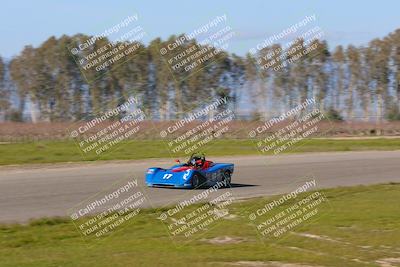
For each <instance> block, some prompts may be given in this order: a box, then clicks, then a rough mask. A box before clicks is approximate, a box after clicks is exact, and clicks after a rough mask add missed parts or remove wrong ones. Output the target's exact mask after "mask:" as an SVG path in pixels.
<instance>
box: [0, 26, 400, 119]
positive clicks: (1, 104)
mask: <svg viewBox="0 0 400 267" xmlns="http://www.w3.org/2000/svg"><path fill="white" fill-rule="evenodd" d="M89 38H90V36H85V35H82V34H79V35H75V36H66V35H64V36H62V37H60V38H59V39H57V38H55V37H50V38H49V39H48V40H47V41H45V42H44V43H43V44H42V45H41V46H40V47H37V48H34V47H32V46H26V47H25V48H24V49H23V51H22V52H21V53H20V54H19V55H18V56H16V57H14V58H13V59H12V60H11V61H8V62H5V61H4V60H3V59H1V57H0V97H1V98H0V99H1V100H0V113H1V114H3V119H6V120H19V121H22V120H31V121H33V122H36V121H75V120H84V119H90V118H91V117H92V116H93V115H94V114H98V113H101V112H104V111H107V110H109V109H111V108H113V107H115V106H116V105H118V104H121V103H122V102H124V100H126V99H128V97H129V96H131V95H134V96H136V97H137V98H138V99H139V100H140V103H141V108H142V109H144V110H145V112H147V113H148V114H150V115H151V116H152V117H153V118H156V119H160V120H169V119H176V118H180V117H181V116H182V115H183V114H184V112H185V111H186V110H190V109H191V108H193V107H194V106H195V105H196V103H199V102H201V101H202V100H204V99H206V98H209V97H221V96H227V97H229V99H231V102H232V107H231V108H233V109H234V110H235V111H236V112H237V113H238V114H242V115H247V116H248V117H251V118H253V119H268V118H271V117H273V116H277V115H279V114H281V113H282V112H284V111H285V110H288V109H290V108H293V107H295V106H296V105H297V104H299V103H301V102H303V101H304V100H305V99H306V98H310V97H315V99H316V100H317V103H318V108H320V109H321V110H322V111H323V112H325V113H326V114H328V115H329V116H331V117H332V118H336V119H346V120H359V119H360V120H366V121H381V120H383V119H389V120H399V119H400V112H399V108H400V29H398V30H396V31H395V32H393V33H391V34H389V35H388V36H387V37H385V38H382V39H374V40H372V41H371V42H370V43H369V44H368V45H367V46H360V47H356V46H353V45H349V46H347V47H342V46H337V47H335V48H333V49H329V48H328V45H327V43H326V42H325V41H321V40H314V41H313V42H311V43H310V44H308V45H305V44H304V41H303V40H296V42H294V43H293V44H292V46H293V47H291V48H293V49H294V48H295V47H297V48H298V47H299V46H300V47H301V49H300V51H302V50H304V49H307V48H308V47H316V49H313V50H312V51H311V52H310V53H307V54H305V55H303V56H301V57H300V58H298V59H296V60H293V61H292V63H291V64H285V65H282V63H283V61H286V62H288V61H289V60H290V58H291V57H293V55H292V54H284V56H282V54H279V53H278V54H275V57H276V64H275V65H274V66H278V65H279V66H281V67H280V68H279V70H274V66H272V67H270V68H267V69H265V68H262V66H261V65H260V64H258V63H257V62H259V61H260V59H262V58H265V56H266V55H268V53H271V51H281V49H280V45H279V44H275V45H272V46H270V47H266V48H264V49H262V50H261V51H259V52H258V53H257V54H255V55H251V54H247V55H245V56H244V57H240V56H237V55H235V54H230V53H228V52H226V51H222V52H220V53H219V54H218V59H217V60H215V61H213V62H212V63H210V64H206V66H205V67H204V68H201V69H199V70H197V71H196V72H195V73H193V74H191V75H190V76H189V77H187V78H185V75H187V73H185V72H180V73H176V72H174V74H175V77H174V76H173V74H172V73H171V71H170V69H169V66H168V65H167V63H166V62H165V60H164V59H163V58H162V56H161V54H160V52H159V49H160V47H164V46H165V45H166V44H167V43H170V42H172V41H173V40H175V39H176V38H177V37H176V36H171V37H170V38H169V39H168V40H166V41H163V40H161V39H160V38H157V39H155V40H153V41H151V42H150V43H149V45H148V46H145V45H140V48H138V50H137V51H135V53H134V54H132V55H128V56H127V58H125V59H124V63H123V64H120V65H119V66H118V67H112V68H106V69H104V70H102V71H101V72H97V71H95V70H89V72H85V75H86V76H88V77H89V78H90V79H89V80H92V81H93V82H90V83H88V82H87V81H86V80H85V79H84V76H83V75H82V73H81V71H80V69H79V67H78V65H77V63H76V62H75V60H74V58H73V57H72V55H71V53H70V51H69V49H68V48H69V47H75V46H76V45H77V43H79V42H83V41H84V40H87V39H89ZM107 42H108V41H107V39H102V40H101V41H100V42H96V44H94V46H93V48H92V49H93V50H95V49H97V48H98V47H100V46H102V45H104V43H107ZM193 44H196V41H195V40H191V41H188V42H186V43H185V44H184V45H182V46H181V47H179V48H178V49H181V51H183V50H185V49H186V48H188V47H190V46H192V45H193ZM291 48H290V49H291ZM290 49H289V51H290ZM280 53H283V52H280ZM125 60H126V61H125ZM184 78H185V79H184ZM25 113H28V114H30V116H29V118H25V117H24V116H23V114H25Z"/></svg>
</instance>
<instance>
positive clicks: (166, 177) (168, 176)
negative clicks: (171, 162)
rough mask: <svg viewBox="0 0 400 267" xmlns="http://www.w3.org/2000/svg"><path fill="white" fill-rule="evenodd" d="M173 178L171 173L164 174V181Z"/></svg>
mask: <svg viewBox="0 0 400 267" xmlns="http://www.w3.org/2000/svg"><path fill="white" fill-rule="evenodd" d="M171 177H172V174H171V173H166V174H164V176H163V179H169V178H171Z"/></svg>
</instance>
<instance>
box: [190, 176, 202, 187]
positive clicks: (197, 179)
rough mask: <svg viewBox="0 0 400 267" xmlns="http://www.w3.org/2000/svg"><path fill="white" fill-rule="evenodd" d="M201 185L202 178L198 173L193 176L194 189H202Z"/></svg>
mask: <svg viewBox="0 0 400 267" xmlns="http://www.w3.org/2000/svg"><path fill="white" fill-rule="evenodd" d="M201 185H202V179H201V176H200V175H199V174H198V173H195V174H193V177H192V187H193V188H200V186H201Z"/></svg>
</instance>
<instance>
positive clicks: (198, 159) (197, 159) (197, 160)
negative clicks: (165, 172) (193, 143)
mask: <svg viewBox="0 0 400 267" xmlns="http://www.w3.org/2000/svg"><path fill="white" fill-rule="evenodd" d="M190 163H191V164H192V165H193V166H201V165H202V164H203V160H202V158H201V157H197V156H196V157H193V158H192V160H191V161H190Z"/></svg>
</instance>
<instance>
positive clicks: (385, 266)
mask: <svg viewBox="0 0 400 267" xmlns="http://www.w3.org/2000/svg"><path fill="white" fill-rule="evenodd" d="M375 262H376V263H378V264H379V266H381V267H396V266H400V258H383V259H379V260H377V261H375Z"/></svg>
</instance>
